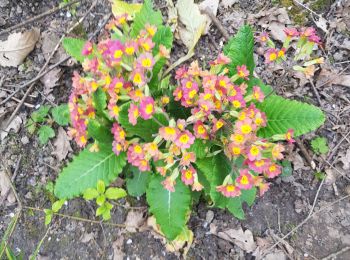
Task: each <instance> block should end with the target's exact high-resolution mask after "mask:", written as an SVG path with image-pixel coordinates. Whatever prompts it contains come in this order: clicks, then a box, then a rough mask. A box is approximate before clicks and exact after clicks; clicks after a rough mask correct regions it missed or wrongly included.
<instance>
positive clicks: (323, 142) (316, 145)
mask: <svg viewBox="0 0 350 260" xmlns="http://www.w3.org/2000/svg"><path fill="white" fill-rule="evenodd" d="M311 147H312V150H313V151H314V152H315V153H316V154H326V153H328V151H329V148H328V144H327V139H326V138H325V137H316V138H315V139H313V140H312V141H311Z"/></svg>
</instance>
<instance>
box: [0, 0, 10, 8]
mask: <svg viewBox="0 0 350 260" xmlns="http://www.w3.org/2000/svg"><path fill="white" fill-rule="evenodd" d="M9 3H10V1H9V0H0V7H6V6H8V4H9Z"/></svg>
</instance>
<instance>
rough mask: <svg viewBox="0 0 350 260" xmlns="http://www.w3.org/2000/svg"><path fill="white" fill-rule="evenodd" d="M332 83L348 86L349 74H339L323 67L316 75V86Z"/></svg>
mask: <svg viewBox="0 0 350 260" xmlns="http://www.w3.org/2000/svg"><path fill="white" fill-rule="evenodd" d="M332 85H341V86H345V87H350V74H339V73H337V72H333V71H331V70H330V69H327V68H323V69H322V70H321V72H320V74H319V75H318V77H317V82H316V87H320V86H332Z"/></svg>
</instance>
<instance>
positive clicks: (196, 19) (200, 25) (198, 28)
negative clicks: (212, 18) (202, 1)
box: [176, 0, 206, 53]
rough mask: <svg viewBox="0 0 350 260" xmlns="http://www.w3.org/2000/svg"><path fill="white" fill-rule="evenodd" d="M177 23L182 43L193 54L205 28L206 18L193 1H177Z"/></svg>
mask: <svg viewBox="0 0 350 260" xmlns="http://www.w3.org/2000/svg"><path fill="white" fill-rule="evenodd" d="M176 9H177V13H178V18H179V22H180V23H181V24H182V26H181V25H179V26H178V31H179V35H180V38H181V40H182V42H183V43H184V44H185V45H186V47H187V48H188V52H189V53H190V52H193V49H194V47H195V46H196V44H197V42H198V40H199V38H200V37H201V35H202V33H203V31H204V28H205V26H206V18H205V16H204V15H202V14H201V12H200V11H199V7H198V5H197V4H195V3H194V2H193V0H179V1H178V2H177V4H176Z"/></svg>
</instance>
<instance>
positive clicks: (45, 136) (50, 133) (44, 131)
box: [38, 125, 55, 145]
mask: <svg viewBox="0 0 350 260" xmlns="http://www.w3.org/2000/svg"><path fill="white" fill-rule="evenodd" d="M38 135H39V142H40V144H42V145H44V144H46V143H47V142H48V141H49V139H50V138H53V137H55V131H54V130H53V129H52V128H51V127H50V126H47V125H44V126H42V127H40V128H39V131H38Z"/></svg>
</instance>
